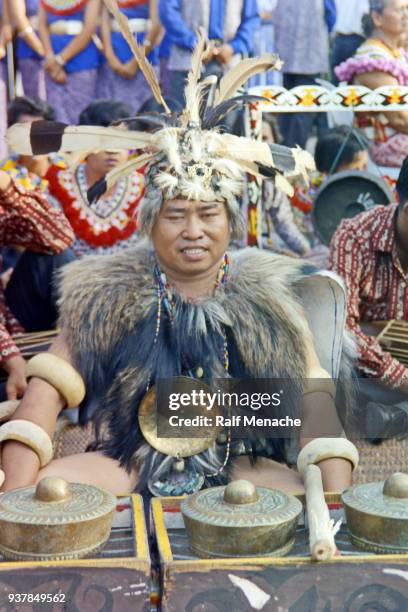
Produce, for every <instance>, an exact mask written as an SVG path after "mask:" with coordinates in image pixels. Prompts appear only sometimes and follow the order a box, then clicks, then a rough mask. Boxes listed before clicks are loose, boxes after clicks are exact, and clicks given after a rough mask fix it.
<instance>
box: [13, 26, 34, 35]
mask: <svg viewBox="0 0 408 612" xmlns="http://www.w3.org/2000/svg"><path fill="white" fill-rule="evenodd" d="M33 33H34V28H33V26H32V25H28V26H27V27H25V28H24V30H21V32H19V33H18V34H17V36H20V37H21V38H24V36H25V35H26V34H33Z"/></svg>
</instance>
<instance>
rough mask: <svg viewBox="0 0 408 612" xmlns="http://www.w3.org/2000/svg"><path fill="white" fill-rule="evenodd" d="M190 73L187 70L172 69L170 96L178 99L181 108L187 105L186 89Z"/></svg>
mask: <svg viewBox="0 0 408 612" xmlns="http://www.w3.org/2000/svg"><path fill="white" fill-rule="evenodd" d="M187 75H188V73H187V72H186V71H185V70H170V73H169V78H170V98H172V99H173V100H176V101H177V102H178V103H179V104H180V105H181V108H184V106H185V100H184V90H185V87H186V80H187Z"/></svg>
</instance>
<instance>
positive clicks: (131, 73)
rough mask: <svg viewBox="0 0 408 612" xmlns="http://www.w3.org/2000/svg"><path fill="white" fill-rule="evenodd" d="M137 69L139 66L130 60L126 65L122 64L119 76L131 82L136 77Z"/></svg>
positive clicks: (133, 60)
mask: <svg viewBox="0 0 408 612" xmlns="http://www.w3.org/2000/svg"><path fill="white" fill-rule="evenodd" d="M138 69H139V65H138V63H137V61H136V60H135V59H133V58H132V59H130V60H129V61H128V62H126V64H122V70H121V72H120V76H122V77H124V78H125V79H128V80H131V79H133V78H134V77H135V76H136V73H137V71H138Z"/></svg>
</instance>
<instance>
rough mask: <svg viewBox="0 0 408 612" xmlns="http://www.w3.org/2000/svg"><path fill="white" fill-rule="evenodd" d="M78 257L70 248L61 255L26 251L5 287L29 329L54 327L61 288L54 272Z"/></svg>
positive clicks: (9, 301) (12, 307) (14, 310)
mask: <svg viewBox="0 0 408 612" xmlns="http://www.w3.org/2000/svg"><path fill="white" fill-rule="evenodd" d="M74 259H75V256H74V254H73V252H72V251H71V250H70V249H66V250H65V251H63V252H62V253H59V254H58V255H44V254H42V253H33V252H31V251H26V252H25V253H24V254H23V255H22V256H21V258H20V259H19V261H18V263H17V265H16V267H15V270H14V272H13V274H12V276H11V278H10V281H9V283H8V285H7V288H6V292H5V295H6V302H7V306H8V307H9V308H10V310H11V312H12V313H13V314H14V316H15V317H16V318H17V320H18V321H19V322H20V323H21V325H22V326H23V327H24V328H25V330H26V331H29V332H33V331H44V330H46V329H51V328H53V327H54V326H55V323H56V320H57V317H58V312H57V298H58V291H57V287H56V284H55V282H54V280H53V279H54V275H55V273H56V272H57V270H59V268H61V267H62V266H64V265H65V264H67V263H69V262H71V261H73V260H74Z"/></svg>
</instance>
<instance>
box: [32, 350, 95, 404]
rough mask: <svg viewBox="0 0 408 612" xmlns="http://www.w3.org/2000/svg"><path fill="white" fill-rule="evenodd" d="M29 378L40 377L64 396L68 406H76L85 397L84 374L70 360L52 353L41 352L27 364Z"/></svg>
mask: <svg viewBox="0 0 408 612" xmlns="http://www.w3.org/2000/svg"><path fill="white" fill-rule="evenodd" d="M26 376H27V378H33V377H35V378H40V379H41V380H43V381H45V382H47V383H48V384H50V385H51V386H52V387H54V389H56V390H57V391H58V393H59V394H60V395H61V396H62V397H63V398H64V400H65V403H66V405H67V408H75V407H76V406H78V405H79V404H80V403H81V402H82V400H83V399H84V397H85V392H86V389H85V383H84V381H83V379H82V376H81V375H80V374H79V373H78V372H77V371H76V370H75V368H73V367H72V365H71V364H70V363H68V361H66V360H65V359H62V358H61V357H57V356H56V355H53V354H52V353H39V354H38V355H36V356H35V357H33V358H32V359H30V361H29V362H28V364H27V368H26Z"/></svg>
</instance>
